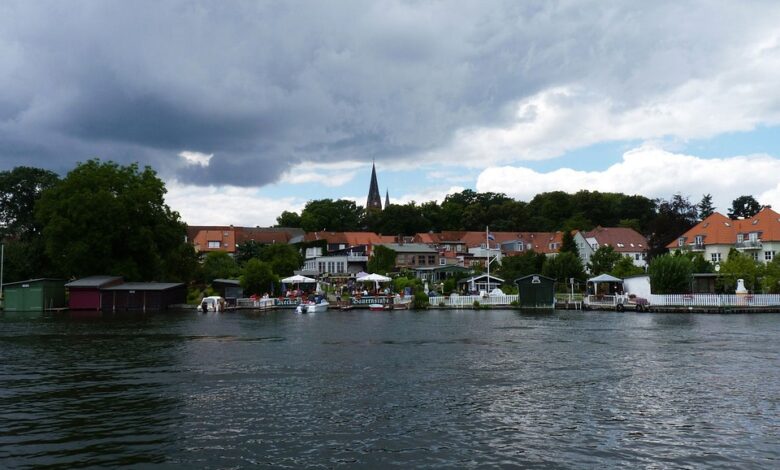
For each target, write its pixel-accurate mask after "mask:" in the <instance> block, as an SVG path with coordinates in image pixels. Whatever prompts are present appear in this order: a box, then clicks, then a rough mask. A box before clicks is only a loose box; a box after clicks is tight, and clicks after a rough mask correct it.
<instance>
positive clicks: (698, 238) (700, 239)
mask: <svg viewBox="0 0 780 470" xmlns="http://www.w3.org/2000/svg"><path fill="white" fill-rule="evenodd" d="M696 244H697V245H699V246H701V245H703V244H704V237H703V236H701V235H696Z"/></svg>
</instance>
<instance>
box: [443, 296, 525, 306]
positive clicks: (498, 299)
mask: <svg viewBox="0 0 780 470" xmlns="http://www.w3.org/2000/svg"><path fill="white" fill-rule="evenodd" d="M517 300H518V296H517V295H488V296H484V297H483V296H481V295H450V296H443V295H439V296H433V297H429V298H428V303H430V304H431V305H434V306H435V305H439V306H442V307H456V308H464V307H473V306H474V302H479V305H502V306H506V305H511V304H512V302H517Z"/></svg>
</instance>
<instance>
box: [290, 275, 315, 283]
mask: <svg viewBox="0 0 780 470" xmlns="http://www.w3.org/2000/svg"><path fill="white" fill-rule="evenodd" d="M282 282H283V283H285V284H299V283H301V282H317V280H316V279H312V278H310V277H306V276H301V275H300V274H296V275H295V276H290V277H286V278H284V279H282Z"/></svg>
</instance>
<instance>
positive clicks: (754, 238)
mask: <svg viewBox="0 0 780 470" xmlns="http://www.w3.org/2000/svg"><path fill="white" fill-rule="evenodd" d="M748 238H749V239H750V241H751V242H757V241H758V232H750V233H749V234H748Z"/></svg>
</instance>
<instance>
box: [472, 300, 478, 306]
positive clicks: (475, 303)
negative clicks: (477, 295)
mask: <svg viewBox="0 0 780 470" xmlns="http://www.w3.org/2000/svg"><path fill="white" fill-rule="evenodd" d="M473 305H474V308H479V300H475V301H474V304H473Z"/></svg>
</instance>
